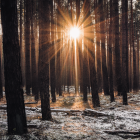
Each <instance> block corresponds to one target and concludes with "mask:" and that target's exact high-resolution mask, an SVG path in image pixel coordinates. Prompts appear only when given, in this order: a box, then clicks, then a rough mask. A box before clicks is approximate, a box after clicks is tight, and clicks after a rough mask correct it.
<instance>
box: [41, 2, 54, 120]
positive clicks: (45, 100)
mask: <svg viewBox="0 0 140 140" xmlns="http://www.w3.org/2000/svg"><path fill="white" fill-rule="evenodd" d="M49 12H50V10H49V2H48V1H46V0H39V91H40V96H41V110H42V119H43V120H51V119H52V116H51V110H50V95H49V51H48V50H49V35H50V32H49V28H50V27H49V23H50V22H49Z"/></svg>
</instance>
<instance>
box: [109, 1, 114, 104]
mask: <svg viewBox="0 0 140 140" xmlns="http://www.w3.org/2000/svg"><path fill="white" fill-rule="evenodd" d="M112 10H113V8H112V0H110V25H109V89H110V90H109V92H110V101H111V102H113V101H114V100H115V99H114V88H113V67H112V34H113V19H112V17H113V14H112Z"/></svg>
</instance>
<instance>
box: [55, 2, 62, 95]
mask: <svg viewBox="0 0 140 140" xmlns="http://www.w3.org/2000/svg"><path fill="white" fill-rule="evenodd" d="M60 8H61V2H60V0H58V13H57V34H58V43H57V63H56V64H57V71H56V72H57V90H58V91H57V92H58V93H59V96H62V91H61V68H60V61H61V59H60V55H61V51H60V50H61V43H62V42H61V41H62V40H61V26H60V20H61V18H60V17H61V15H60Z"/></svg>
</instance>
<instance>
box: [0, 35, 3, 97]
mask: <svg viewBox="0 0 140 140" xmlns="http://www.w3.org/2000/svg"><path fill="white" fill-rule="evenodd" d="M1 98H3V90H2V36H0V99H1Z"/></svg>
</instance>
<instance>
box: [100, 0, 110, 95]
mask: <svg viewBox="0 0 140 140" xmlns="http://www.w3.org/2000/svg"><path fill="white" fill-rule="evenodd" d="M100 9H101V14H100V22H101V23H100V35H101V54H102V71H103V88H104V95H109V84H108V72H107V66H106V47H105V36H106V34H105V14H103V13H105V12H104V0H102V2H101V5H100Z"/></svg>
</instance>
